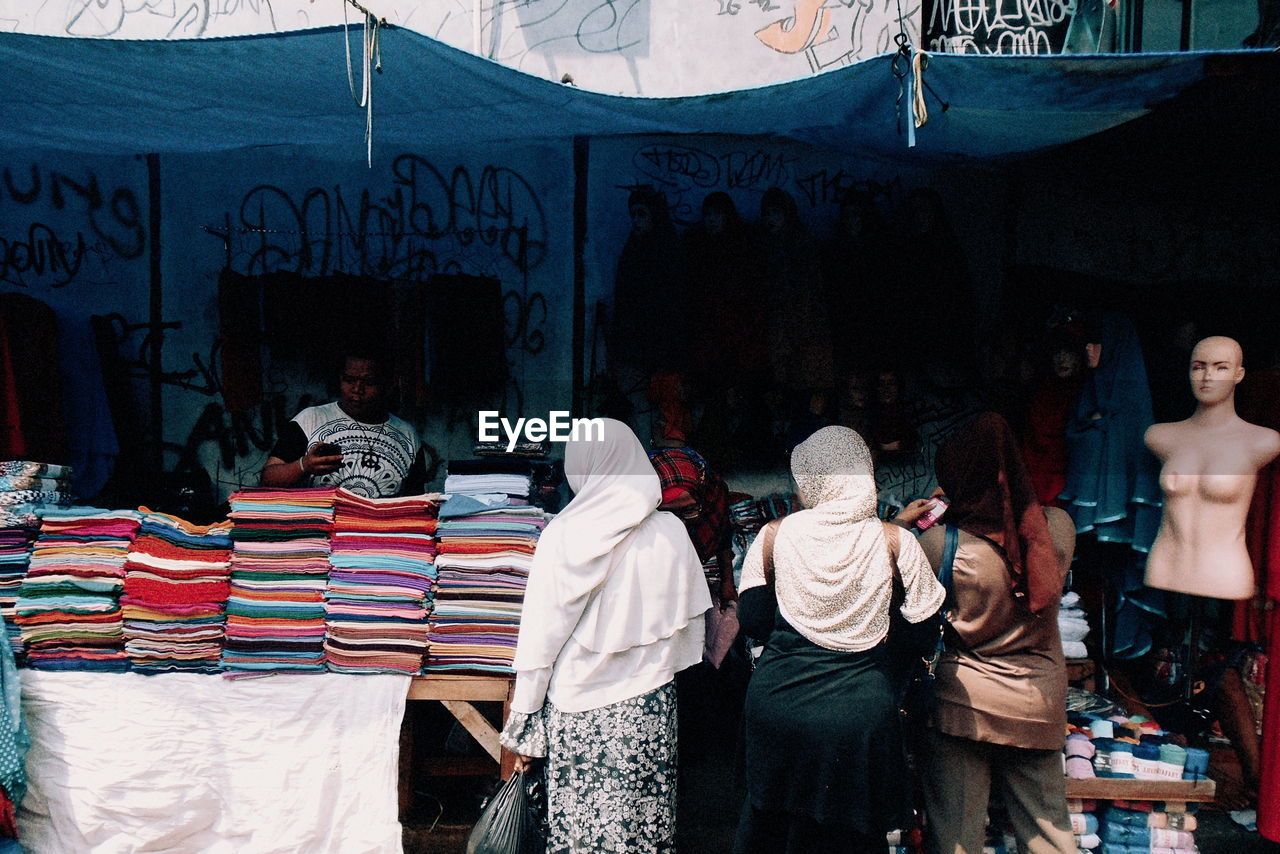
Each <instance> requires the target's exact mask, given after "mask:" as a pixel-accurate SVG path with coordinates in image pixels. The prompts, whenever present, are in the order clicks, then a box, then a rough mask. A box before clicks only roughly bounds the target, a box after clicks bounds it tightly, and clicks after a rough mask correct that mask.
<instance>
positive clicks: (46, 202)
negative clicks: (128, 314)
mask: <svg viewBox="0 0 1280 854" xmlns="http://www.w3.org/2000/svg"><path fill="white" fill-rule="evenodd" d="M144 216H145V213H144V211H143V208H142V205H141V203H140V202H139V201H138V197H137V195H136V194H135V193H134V191H133V190H132V189H130V188H129V187H125V186H116V187H112V186H109V185H108V186H104V185H103V183H102V182H101V181H100V180H99V178H98V176H97V174H96V173H95V172H93V171H92V170H89V171H86V172H84V173H80V174H74V175H73V174H70V173H68V172H60V171H57V170H54V169H46V168H44V167H42V166H41V165H40V164H37V163H32V164H30V166H24V167H15V166H11V165H6V166H4V168H3V170H0V222H2V223H3V224H2V225H0V229H4V230H3V231H0V282H5V283H7V284H10V285H16V286H18V287H23V288H31V287H50V288H62V287H66V286H67V285H70V284H71V283H73V282H82V283H86V284H88V283H97V284H102V283H104V282H106V281H107V273H106V269H105V268H106V266H107V265H108V263H109V262H110V261H111V260H113V259H116V258H123V259H132V258H138V257H140V256H141V255H142V253H143V250H144V249H145V247H146V225H145V222H144Z"/></svg>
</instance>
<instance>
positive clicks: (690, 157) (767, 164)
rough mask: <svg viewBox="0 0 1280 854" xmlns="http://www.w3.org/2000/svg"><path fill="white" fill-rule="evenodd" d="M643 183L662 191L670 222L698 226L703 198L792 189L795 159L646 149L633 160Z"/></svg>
mask: <svg viewBox="0 0 1280 854" xmlns="http://www.w3.org/2000/svg"><path fill="white" fill-rule="evenodd" d="M631 165H632V167H633V169H634V170H635V172H636V174H637V176H638V177H639V180H638V181H637V182H636V184H649V185H652V186H653V187H656V188H657V189H659V190H661V191H662V192H663V194H664V195H665V196H666V198H667V204H668V205H669V208H670V212H671V219H672V221H673V222H675V223H676V224H677V225H689V224H690V223H693V222H695V221H697V219H698V217H699V211H700V210H701V204H702V197H703V196H705V195H706V194H707V193H709V192H711V191H712V190H747V191H756V192H761V193H763V192H764V191H765V190H767V189H769V188H770V187H790V186H791V185H792V183H793V182H794V181H795V178H796V169H797V165H796V158H795V157H794V156H793V155H790V154H786V153H783V152H779V151H776V150H767V149H763V148H756V149H740V150H736V151H730V152H727V153H724V154H713V153H711V152H709V151H707V150H705V149H701V148H696V147H693V146H687V145H678V144H666V143H662V144H653V145H644V146H642V147H641V148H639V149H638V150H637V151H636V152H635V153H634V154H633V155H632V157H631Z"/></svg>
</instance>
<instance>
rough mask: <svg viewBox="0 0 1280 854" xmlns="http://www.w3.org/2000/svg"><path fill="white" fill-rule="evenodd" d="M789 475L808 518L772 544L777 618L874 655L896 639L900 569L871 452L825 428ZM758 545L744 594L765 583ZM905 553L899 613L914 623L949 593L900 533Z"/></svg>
mask: <svg viewBox="0 0 1280 854" xmlns="http://www.w3.org/2000/svg"><path fill="white" fill-rule="evenodd" d="M791 473H792V476H793V477H794V478H795V481H796V488H797V490H798V491H799V496H800V501H801V503H802V504H804V506H805V507H806V508H807V509H805V510H801V511H800V512H798V513H793V514H791V515H790V516H787V517H786V518H784V519H783V521H782V523H781V525H780V526H779V528H778V534H777V538H776V540H775V541H774V546H773V563H774V579H775V582H774V583H775V589H776V591H777V595H778V610H779V611H780V612H781V613H782V616H783V617H784V618H786V620H787V622H788V623H790V624H791V625H792V626H793V627H794V628H795V629H796V631H798V632H799V633H800V634H801V635H803V636H804V637H805V638H807V639H809V640H810V641H812V642H813V643H815V644H817V645H818V646H822V647H826V648H827V649H835V650H843V651H848V652H859V651H862V650H866V649H870V648H871V647H873V646H875V645H876V644H878V643H880V641H882V640H883V639H884V637H885V635H886V634H888V631H889V605H890V599H891V597H892V593H893V566H892V565H891V564H890V562H889V551H888V546H887V544H886V543H885V532H884V523H882V522H881V521H880V519H879V518H878V517H877V516H876V482H875V474H874V469H873V467H872V464H871V453H870V451H868V450H867V444H866V442H864V441H863V440H862V437H861V436H859V435H858V434H857V433H856V432H854V431H853V430H850V429H849V428H848V427H839V426H833V427H824V428H822V429H821V430H819V431H818V432H816V433H814V434H813V435H812V436H810V437H809V438H808V439H805V440H804V441H803V442H801V443H800V444H799V445H797V446H796V448H795V450H794V451H792V452H791ZM761 539H762V538H759V537H757V540H756V542H755V543H753V544H752V548H751V550H750V552H749V553H748V554H747V558H746V561H745V563H744V564H743V572H742V589H743V590H747V589H749V588H751V587H756V586H759V585H760V584H763V583H764V561H763V555H762V548H761ZM898 550H899V551H898V568H899V570H900V571H901V573H902V580H903V584H904V585H905V586H906V589H907V597H906V601H905V602H904V603H903V605H902V613H903V615H904V616H905V617H906V618H907V619H908V620H909V621H911V622H917V621H919V620H921V619H924V618H925V617H927V616H929V614H932V613H933V612H934V611H936V610H937V608H938V606H939V605H941V603H942V597H943V595H944V594H943V590H942V586H941V585H940V584H938V580H937V578H935V577H934V575H933V571H932V569H931V568H930V566H929V562H928V559H927V558H926V557H925V555H924V552H923V551H922V550H921V548H920V544H919V543H917V542H916V541H915V537H913V536H911V535H910V534H908V533H907V532H905V531H903V532H902V535H901V536H900V537H899V542H898Z"/></svg>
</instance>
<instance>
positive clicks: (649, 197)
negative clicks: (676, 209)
mask: <svg viewBox="0 0 1280 854" xmlns="http://www.w3.org/2000/svg"><path fill="white" fill-rule="evenodd" d="M627 211H628V212H629V213H630V214H631V233H632V234H635V235H637V236H644V235H646V234H649V233H651V232H653V231H655V230H656V229H658V228H660V227H661V226H663V225H665V224H667V223H668V222H669V221H670V216H669V214H668V212H667V200H666V197H665V196H663V195H662V193H660V192H658V191H657V190H655V189H654V188H653V187H650V186H648V185H643V186H639V187H635V188H634V189H632V191H631V194H630V196H628V198H627Z"/></svg>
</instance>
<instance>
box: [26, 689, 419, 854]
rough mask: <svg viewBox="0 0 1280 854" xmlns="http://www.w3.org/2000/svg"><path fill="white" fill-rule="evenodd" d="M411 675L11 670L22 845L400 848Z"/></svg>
mask: <svg viewBox="0 0 1280 854" xmlns="http://www.w3.org/2000/svg"><path fill="white" fill-rule="evenodd" d="M408 690H409V678H408V677H404V676H394V675H376V676H375V675H351V674H336V673H326V674H305V675H302V674H298V675H274V676H268V677H263V678H253V679H244V680H236V681H231V680H227V679H224V678H222V677H221V676H217V675H196V674H185V673H184V674H177V673H174V674H160V675H155V676H143V675H140V674H134V673H83V672H38V671H31V670H25V671H23V672H22V693H23V702H22V705H23V710H24V712H25V714H26V716H27V727H28V729H29V731H30V733H31V740H32V746H31V750H30V752H29V753H28V755H27V774H28V777H29V779H30V790H29V791H28V793H27V796H26V798H25V799H24V800H23V803H22V806H21V808H20V810H19V813H18V825H19V830H20V831H21V842H22V844H23V845H24V846H26V847H27V849H28V850H29V851H31V852H34V854H46V853H47V854H64V852H65V854H71V852H77V854H79V852H94V854H116V852H119V854H124V853H125V852H129V853H130V854H140V852H214V854H276V853H277V852H279V854H283V852H291V854H292V852H299V854H301V852H306V854H325V852H332V854H366V852H367V854H374V852H377V854H400V852H401V841H400V832H401V829H400V823H399V820H398V816H397V799H396V780H397V757H398V751H399V733H400V721H401V718H402V716H403V714H404V706H405V698H406V695H407V693H408Z"/></svg>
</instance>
